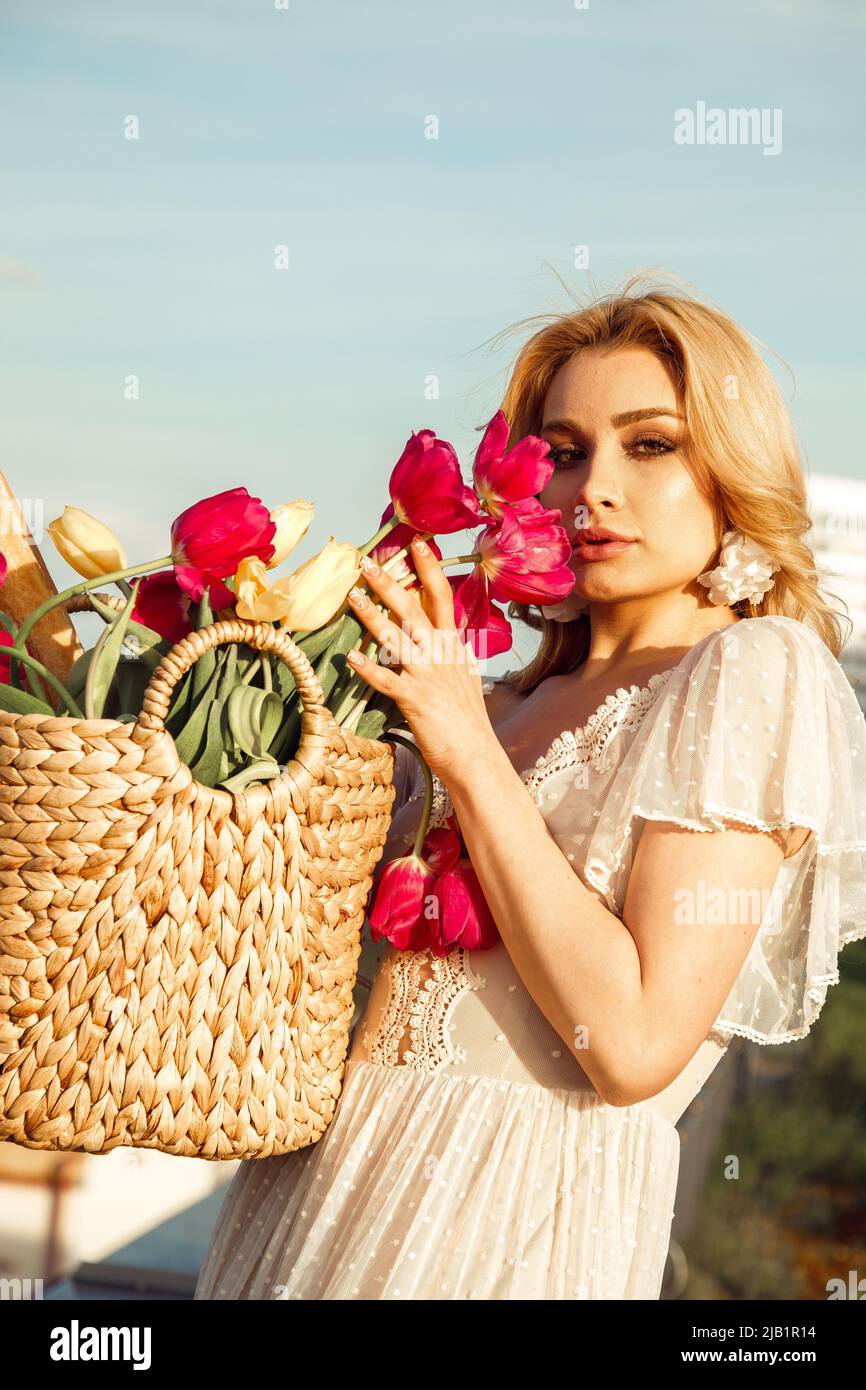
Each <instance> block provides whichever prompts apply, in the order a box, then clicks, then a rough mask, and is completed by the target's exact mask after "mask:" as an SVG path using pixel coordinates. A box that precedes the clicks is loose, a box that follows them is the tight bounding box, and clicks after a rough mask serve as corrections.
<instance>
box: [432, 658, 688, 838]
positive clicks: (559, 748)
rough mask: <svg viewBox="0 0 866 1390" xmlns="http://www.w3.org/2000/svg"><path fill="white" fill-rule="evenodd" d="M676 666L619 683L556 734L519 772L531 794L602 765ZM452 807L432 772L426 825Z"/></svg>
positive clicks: (435, 823)
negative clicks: (641, 680)
mask: <svg viewBox="0 0 866 1390" xmlns="http://www.w3.org/2000/svg"><path fill="white" fill-rule="evenodd" d="M675 669H676V668H675V667H670V668H669V669H668V670H667V671H658V672H657V673H656V674H655V675H654V676H650V678H649V681H648V682H647V684H646V685H632V686H630V687H629V688H628V690H626V689H625V687H624V686H620V687H619V689H618V690H615V691H614V692H613V694H611V695H608V696H607V697H606V699H604V700H603V701H602V703H601V704H600V705H599V706H598V708H597V709H596V710H594V711H593V712H592V714H591V715H590V716H589V718H588V719H587V721H586V723H585V724H581V725H580V726H579V727H578V728H576V729H565V730H563V732H562V733H561V734H557V735H556V737H555V738H554V740H553V742H552V743H551V745H550V747H549V748H548V750H547V752H546V753H542V754H541V756H540V757H539V758H537V759H536V761H535V763H534V765H533V766H532V767H529V768H527V769H526V770H525V771H524V772H522V773H521V774H520V776H521V779H522V780H523V782H524V785H525V786H526V789H527V791H528V792H529V794H530V796H532V797H534V798H536V799H537V797H538V793H539V791H540V790H541V788H542V787H543V786H544V785H545V784H546V783H547V780H548V778H550V777H552V776H554V774H555V773H557V772H564V771H566V770H567V769H568V768H570V767H576V766H578V765H579V764H581V763H589V764H590V765H591V766H593V767H596V768H599V769H600V768H602V767H603V766H604V759H605V755H606V753H607V751H608V749H609V747H610V744H611V742H612V740H613V737H614V735H615V734H617V733H619V732H620V730H621V729H636V728H637V726H638V725H639V724H640V722H641V720H642V719H643V717H644V715H645V714H646V712H647V710H648V709H650V707H651V706H652V704H653V703H654V701H655V699H656V696H657V695H658V692H659V690H660V688H661V687H662V686H663V685H664V684H665V683H666V682H667V681H668V680H669V679H670V677H671V675H672V674H673V672H674V670H675ZM423 794H424V793H423V792H417V793H416V794H415V796H413V797H411V798H410V800H411V801H417V799H418V798H419V797H420V796H423ZM453 809H454V808H453V806H452V804H451V795H450V793H449V791H448V789H447V787H446V786H445V785H444V783H443V782H442V781H441V779H440V778H439V777H437V776H436V774H435V773H434V774H433V806H432V810H431V814H430V825H429V827H428V828H429V829H430V830H438V829H440V828H441V827H442V826H444V824H445V822H446V820H447V819H448V817H449V816H450V815H451V814H452V811H453Z"/></svg>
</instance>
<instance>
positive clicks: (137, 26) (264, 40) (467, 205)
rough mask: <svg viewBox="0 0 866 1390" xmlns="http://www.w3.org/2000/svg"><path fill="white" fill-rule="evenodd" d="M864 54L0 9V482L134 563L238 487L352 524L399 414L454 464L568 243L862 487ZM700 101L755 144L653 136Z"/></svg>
mask: <svg viewBox="0 0 866 1390" xmlns="http://www.w3.org/2000/svg"><path fill="white" fill-rule="evenodd" d="M864 39H866V7H864V6H863V5H862V3H860V0H851V3H847V2H846V0H830V3H827V2H826V0H824V2H823V3H822V2H821V0H732V2H731V3H728V4H726V5H723V6H722V5H718V6H709V5H705V6H696V5H694V4H692V3H688V0H660V3H656V4H653V5H647V4H640V3H637V2H636V0H607V3H603V0H590V3H589V7H588V8H587V9H584V10H578V9H576V8H575V5H574V3H573V0H556V3H554V2H553V0H534V2H533V3H530V0H525V2H524V3H515V0H495V3H493V0H473V3H472V4H471V5H466V4H465V2H463V0H444V2H443V3H439V4H430V5H422V4H418V3H414V4H412V3H399V0H391V2H390V3H384V0H370V2H369V3H360V2H359V0H355V3H353V0H341V2H340V3H335V0H289V8H288V10H282V9H277V8H275V6H274V4H273V0H248V3H240V0H235V2H234V3H230V2H229V0H207V3H205V0H189V3H168V0H153V3H149V4H146V5H137V6H131V5H118V4H112V3H110V0H105V3H103V4H94V3H90V0H72V2H71V3H70V2H69V0H40V3H39V4H38V5H32V4H25V3H23V2H22V0H5V3H4V4H3V7H2V11H0V117H2V125H3V129H4V141H3V156H2V158H3V169H2V189H3V200H4V204H5V206H4V215H3V218H2V223H0V311H2V321H3V327H4V332H3V335H2V346H0V401H2V421H3V437H4V438H3V464H2V467H3V470H4V472H5V473H6V475H7V477H8V478H9V480H10V482H11V483H12V485H13V487H14V488H15V490H16V491H17V492H18V493H19V494H20V495H22V496H36V497H41V498H44V508H45V516H46V520H50V519H51V517H53V516H54V515H56V514H57V513H58V512H59V511H61V510H62V507H63V505H64V504H65V503H73V504H75V505H78V506H82V507H84V508H85V509H86V510H88V511H91V512H93V513H94V514H96V515H98V516H100V517H102V518H103V519H104V520H106V521H108V522H109V523H110V524H111V525H113V526H114V527H115V529H116V530H117V531H118V533H119V534H121V535H122V537H123V539H124V541H125V543H126V546H127V550H128V552H129V555H130V559H131V560H134V559H139V558H140V559H146V558H148V557H149V556H151V555H153V556H155V555H158V554H161V553H164V551H165V549H166V548H167V546H166V543H165V537H166V535H167V530H168V526H169V524H170V521H171V519H172V517H173V516H174V515H175V514H176V513H177V512H178V511H180V510H181V509H182V508H183V507H184V506H187V505H189V503H190V502H192V501H194V500H196V498H198V497H200V496H203V495H207V494H209V493H212V492H216V491H218V490H220V489H221V488H224V487H231V486H235V485H237V484H239V483H243V484H246V486H248V487H249V489H250V491H251V492H254V493H257V494H258V495H260V496H263V497H264V498H265V499H266V501H267V502H268V503H269V505H272V506H273V505H276V504H277V503H278V502H281V501H284V500H288V499H289V498H291V497H294V496H297V495H303V496H307V497H309V498H310V499H311V500H312V501H314V502H315V503H316V504H317V517H316V521H315V523H314V528H313V531H312V532H311V534H310V536H309V537H308V538H307V541H305V542H304V543H303V547H302V549H301V550H300V551H299V552H298V558H299V559H303V558H306V555H307V554H309V553H312V551H313V550H314V549H318V548H319V547H320V545H322V544H323V543H324V541H325V540H326V539H327V537H328V535H329V534H336V535H337V536H338V538H340V539H350V540H353V541H361V540H363V539H364V538H366V536H367V535H368V534H369V533H370V532H371V531H372V530H373V529H374V526H375V522H376V521H377V519H378V517H379V514H380V512H381V510H382V507H383V505H384V504H385V502H386V501H387V496H386V491H385V488H386V483H387V478H388V474H389V472H390V468H391V466H392V464H393V462H394V461H395V459H396V458H397V457H398V455H399V453H400V451H401V449H402V447H403V444H404V442H405V440H406V438H407V436H408V434H409V432H410V431H411V430H412V429H421V428H425V427H428V428H432V429H435V430H436V431H437V432H438V433H439V434H440V435H442V436H444V437H446V438H448V439H450V440H451V441H452V443H453V444H454V445H455V447H456V448H457V449H458V452H459V453H460V456H461V458H462V459H463V461H464V464H465V466H466V470H467V472H468V468H469V463H470V460H471V451H472V449H473V448H474V445H475V443H476V441H477V438H478V435H477V429H478V427H479V426H480V425H483V423H484V422H485V421H486V420H487V419H488V418H489V416H490V415H491V414H492V413H493V412H494V411H495V410H496V409H497V407H498V405H499V401H500V398H501V393H502V390H503V386H504V382H505V379H506V372H507V368H508V365H509V363H510V361H511V359H512V357H513V355H514V353H515V352H516V350H517V347H518V346H519V344H520V342H521V341H522V337H521V336H520V335H517V336H516V337H514V338H512V339H511V340H510V341H509V343H508V344H506V345H505V346H503V347H500V348H499V349H498V350H497V351H494V352H491V351H490V350H489V349H488V348H487V347H485V346H484V344H485V342H486V340H487V339H489V338H490V336H491V335H492V334H494V333H496V332H497V331H498V330H500V329H502V328H504V327H505V326H506V325H507V324H510V323H513V322H514V321H515V320H517V319H521V318H523V317H525V316H527V315H531V314H534V313H538V312H541V311H545V310H548V309H565V308H567V307H569V301H568V298H567V296H566V293H565V291H564V290H563V287H562V285H561V284H560V282H559V280H558V279H557V273H558V274H559V275H561V276H562V277H563V279H564V280H565V281H566V283H567V284H568V285H569V286H571V287H572V289H573V290H574V292H575V293H577V294H584V293H586V292H587V290H589V289H591V287H592V286H591V284H590V282H589V281H588V279H587V275H586V272H585V271H583V270H578V269H575V268H574V263H573V262H574V256H573V248H574V246H575V245H576V244H585V245H587V246H588V247H589V250H590V258H591V260H590V269H591V275H592V282H593V284H594V285H595V287H596V288H597V289H599V290H600V291H604V290H607V289H609V288H611V287H612V286H613V285H614V284H615V283H617V282H618V281H620V280H622V279H623V278H624V277H625V276H626V275H627V274H629V273H630V272H632V271H634V270H637V269H640V268H642V267H643V268H648V269H659V270H663V271H668V272H673V273H674V274H676V275H679V276H682V277H683V278H684V279H686V280H688V281H690V282H691V283H692V284H693V285H695V286H697V288H698V289H699V290H700V291H701V292H703V293H704V294H706V295H709V296H710V297H711V298H712V299H713V300H714V301H715V302H716V303H717V304H719V305H720V306H721V307H722V308H723V309H724V310H725V311H726V312H728V313H730V314H731V315H732V316H733V317H734V318H735V319H737V320H738V321H739V322H740V323H741V324H742V325H743V326H744V327H745V328H747V329H748V330H750V331H751V332H752V333H753V334H755V335H756V336H757V337H758V338H759V339H760V340H761V341H762V342H764V343H765V344H767V345H768V347H769V348H771V349H772V350H774V351H775V352H776V353H778V354H780V356H781V357H782V358H783V359H784V362H785V363H787V366H788V368H790V372H789V371H787V370H786V369H785V368H784V367H782V366H779V365H778V363H774V369H775V370H776V371H777V374H778V377H779V380H780V384H781V386H782V389H783V392H784V394H785V397H786V399H787V400H788V401H789V402H790V404H791V410H792V414H793V417H794V421H795V425H796V427H797V430H798V434H799V438H800V441H801V444H802V447H803V450H804V453H805V456H806V459H807V463H808V467H809V469H810V470H811V471H812V472H815V473H829V474H835V475H838V476H843V477H862V476H863V475H864V473H866V468H864V464H863V447H862V436H863V430H862V423H863V420H862V417H863V404H862V403H863V383H864V347H863V333H862V323H863V319H864V266H863V259H862V254H858V253H859V252H860V248H861V247H862V244H863V234H864V178H863V172H864V160H863V151H862V144H861V140H862V134H861V132H862V128H863V100H862V90H863V79H862V65H863V52H864ZM699 101H703V102H705V103H706V104H707V106H718V107H721V108H723V109H728V108H730V107H738V106H749V107H751V106H754V107H758V108H768V109H775V108H779V109H781V111H782V149H781V153H780V154H778V155H777V156H767V155H764V154H763V152H762V149H761V148H760V146H748V145H740V146H735V145H727V146H708V145H701V146H698V145H693V146H678V145H676V144H675V143H674V140H673V124H674V116H673V113H674V111H675V110H677V109H678V108H682V107H687V108H690V109H694V108H695V107H696V105H697V103H698V102H699ZM130 115H133V116H135V117H137V119H138V121H139V125H140V135H139V139H138V140H135V141H133V140H127V139H126V138H124V122H125V120H126V118H127V117H128V116H130ZM430 115H435V116H436V117H437V118H438V121H439V138H438V139H437V140H429V139H425V138H424V123H425V119H426V118H427V117H429V116H430ZM277 245H287V246H288V248H289V269H288V270H285V271H283V270H276V269H275V268H274V247H275V246H277ZM524 336H525V335H524ZM773 361H774V359H772V358H771V362H773ZM132 374H134V375H136V376H137V377H138V378H139V381H140V399H138V400H135V401H131V400H127V399H125V398H124V380H125V378H126V377H127V376H129V375H132ZM791 374H793V378H792V375H791ZM430 376H436V377H438V378H439V383H440V388H439V389H440V394H439V398H438V400H431V399H427V398H426V396H425V383H426V380H427V378H428V377H430ZM50 550H51V546H50V541H47V542H46V544H45V553H46V558H47V559H48V560H49V564H50V565H51V568H52V572H53V573H54V575H55V578H56V580H57V582H58V583H61V582H68V581H69V578H70V571H69V570H68V569H67V567H66V566H65V565H64V564H63V563H62V562H61V561H60V560H59V559H58V558H56V557H54V556H53V555H51V554H49V551H50ZM450 550H451V547H449V551H450ZM452 553H453V552H452ZM530 649H531V639H530ZM518 650H521V648H518ZM522 650H523V652H524V653H525V652H526V651H527V648H526V647H525V645H522ZM513 664H516V663H515V662H514V657H513V654H512V655H511V656H509V655H508V654H506V655H505V656H504V657H501V658H497V659H496V660H495V661H494V662H493V663H492V664H491V667H490V669H491V670H493V671H498V670H500V669H504V668H507V667H508V666H510V665H513Z"/></svg>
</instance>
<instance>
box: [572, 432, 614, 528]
mask: <svg viewBox="0 0 866 1390" xmlns="http://www.w3.org/2000/svg"><path fill="white" fill-rule="evenodd" d="M612 455H613V451H612V450H607V449H605V448H594V449H591V450H589V452H588V455H587V458H586V459H585V460H584V462H583V463H582V464H581V466H580V470H579V476H576V477H575V482H576V484H577V487H576V491H575V493H574V497H573V509H574V511H575V512H576V511H577V508H578V507H584V508H586V510H587V511H588V512H589V513H590V515H592V514H594V513H595V512H596V511H598V510H599V508H602V507H604V508H606V509H607V510H609V511H610V510H616V509H618V508H619V507H621V506H622V504H623V493H622V480H621V478H620V474H619V468H618V464H617V461H616V459H615V458H614V457H613V456H612Z"/></svg>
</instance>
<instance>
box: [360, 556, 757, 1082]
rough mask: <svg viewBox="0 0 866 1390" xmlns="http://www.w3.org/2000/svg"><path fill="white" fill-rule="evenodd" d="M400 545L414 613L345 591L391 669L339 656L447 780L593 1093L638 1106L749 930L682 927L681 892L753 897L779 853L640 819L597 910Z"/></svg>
mask: <svg viewBox="0 0 866 1390" xmlns="http://www.w3.org/2000/svg"><path fill="white" fill-rule="evenodd" d="M413 550H414V551H415V555H414V559H415V564H416V568H417V570H418V575H419V579H420V580H421V583H422V585H423V589H424V593H425V596H426V605H425V606H424V607H423V608H422V605H420V604H419V603H418V602H417V600H416V599H414V598H413V597H412V595H410V594H407V592H406V591H405V590H403V589H402V588H401V587H400V586H399V585H397V584H396V583H395V582H394V580H393V579H391V578H390V576H388V575H386V574H384V573H382V572H381V571H380V570H378V569H377V568H376V567H375V566H374V567H373V568H372V569H371V570H369V569H368V570H367V582H368V583H369V584H370V586H371V588H373V589H374V590H375V592H376V594H377V596H378V597H379V598H381V599H382V600H383V601H384V603H385V604H386V605H387V606H388V613H389V614H390V615H393V616H388V615H386V614H385V613H384V612H382V610H381V609H380V608H378V607H377V606H376V605H373V604H371V603H370V602H369V598H368V596H365V595H363V594H360V595H358V596H357V597H356V596H355V595H354V594H352V593H350V595H349V599H350V602H351V603H352V604H353V606H354V607H355V610H356V612H357V613H358V615H359V617H360V618H361V621H362V622H363V623H364V624H365V625H366V626H367V628H368V629H369V630H370V632H371V633H372V634H373V636H374V637H375V639H376V641H377V643H378V644H379V647H380V650H381V652H382V653H383V654H384V653H385V652H387V653H389V665H390V654H392V653H393V654H395V655H396V659H397V661H398V663H399V664H400V666H401V667H402V669H401V670H400V671H399V672H397V671H392V670H390V669H389V666H383V665H382V664H381V662H380V664H378V665H374V664H373V663H371V662H370V661H368V660H366V659H365V658H364V656H363V655H359V656H358V657H357V658H355V657H354V656H353V654H352V653H351V652H350V653H348V654H347V660H349V661H350V662H351V663H352V664H354V665H356V668H357V669H358V670H359V671H360V672H361V673H362V674H363V675H364V676H365V677H366V679H367V680H368V681H369V683H370V684H371V685H372V687H373V688H374V689H375V690H379V691H381V692H382V693H383V694H385V695H387V696H389V697H390V698H392V699H394V700H395V701H396V703H397V704H398V705H399V706H400V709H401V710H402V711H403V713H404V715H405V717H406V719H407V721H408V722H409V725H410V727H411V728H412V730H413V733H414V734H415V738H416V740H417V742H418V744H419V746H420V747H421V749H422V751H423V753H424V756H425V758H426V760H427V763H428V765H429V766H430V767H431V768H432V770H433V771H435V772H437V773H438V775H439V776H440V778H441V779H442V781H443V782H444V783H445V785H446V786H447V787H448V790H449V792H450V794H451V802H452V805H453V807H454V811H455V813H456V815H457V818H458V820H459V822H460V827H461V830H462V832H463V838H464V840H465V842H466V847H467V850H468V852H469V857H470V859H471V861H472V864H473V866H474V868H475V871H476V873H477V875H478V879H479V882H480V884H481V888H482V891H483V892H484V895H485V897H486V899H487V902H488V904H489V906H490V910H491V912H492V913H493V917H494V920H495V922H496V924H497V927H498V929H499V932H500V935H501V936H502V939H503V941H504V943H505V946H506V949H507V950H508V953H509V955H510V957H511V959H512V961H513V962H514V965H515V968H516V969H517V971H518V973H519V975H520V976H521V978H522V979H523V981H524V983H525V985H526V987H527V989H528V991H529V993H530V994H531V995H532V997H533V999H534V1000H535V1002H536V1004H537V1005H538V1007H539V1009H540V1010H541V1011H542V1013H543V1014H544V1015H545V1016H546V1017H547V1019H548V1020H549V1022H550V1023H551V1025H552V1026H553V1027H554V1028H555V1029H556V1031H557V1033H558V1034H559V1035H560V1037H561V1038H562V1040H563V1042H564V1043H565V1044H566V1046H567V1047H568V1048H569V1049H570V1051H571V1052H572V1053H573V1054H574V1056H575V1058H576V1059H577V1061H578V1062H580V1064H581V1066H582V1068H583V1070H584V1071H585V1072H586V1074H587V1076H588V1077H589V1079H590V1081H592V1083H593V1085H594V1086H595V1088H596V1090H597V1091H598V1092H599V1094H600V1095H601V1096H602V1098H603V1099H605V1100H607V1101H608V1102H609V1103H610V1104H612V1105H630V1104H635V1103H636V1102H638V1101H640V1100H644V1099H647V1098H648V1097H649V1096H652V1095H655V1094H657V1093H658V1092H659V1091H661V1090H663V1089H664V1087H665V1086H666V1085H668V1084H669V1082H670V1081H671V1080H673V1078H674V1077H675V1076H677V1075H678V1074H679V1072H680V1071H681V1070H682V1068H683V1067H684V1066H685V1064H686V1063H687V1062H688V1060H689V1059H690V1058H691V1057H692V1056H693V1055H694V1053H695V1052H696V1051H697V1049H698V1047H699V1046H700V1044H701V1043H702V1042H703V1041H704V1040H705V1039H706V1037H707V1035H708V1033H709V1032H710V1030H711V1028H712V1025H713V1023H714V1022H715V1019H716V1018H717V1016H718V1013H719V1011H720V1009H721V1008H722V1006H723V1004H724V1002H725V999H726V998H727V996H728V994H729V993H730V990H731V987H732V985H733V984H734V981H735V980H736V977H737V975H738V974H739V971H740V969H741V967H742V965H743V962H744V961H745V959H746V956H747V954H748V951H749V948H750V946H751V943H752V941H753V940H754V938H755V936H756V934H757V930H758V926H759V922H751V921H750V922H747V923H737V922H733V921H732V922H727V923H723V924H721V925H718V926H707V925H702V924H699V923H697V922H692V923H689V922H685V923H683V922H680V921H679V920H678V918H679V916H680V914H679V913H678V911H677V905H678V901H679V898H678V894H680V893H683V892H685V893H688V892H691V893H693V894H695V895H696V894H697V893H699V892H700V883H701V880H703V882H704V884H705V885H707V884H708V885H709V886H710V887H721V888H723V889H727V890H729V891H728V893H727V895H726V897H727V900H728V901H730V900H731V899H733V900H734V901H737V897H738V894H742V893H745V894H747V895H748V894H749V893H753V892H754V891H755V890H757V892H758V896H759V899H761V898H762V896H763V894H764V893H765V892H766V891H768V890H770V889H771V888H772V886H773V883H774V881H775V878H776V875H777V873H778V869H779V865H780V864H781V861H782V849H781V847H780V846H779V844H777V843H776V841H775V839H774V838H772V837H771V836H770V835H767V834H763V833H752V832H751V831H747V830H743V829H728V830H723V831H715V830H713V831H706V832H691V831H682V830H680V829H679V828H677V827H674V826H672V825H670V824H668V823H667V822H652V823H648V824H647V825H646V826H645V828H644V833H643V834H642V836H641V839H640V843H639V845H638V848H637V852H636V854H635V859H634V863H633V864H632V868H631V874H630V879H629V890H628V893H627V900H626V902H625V903H624V905H623V919H622V920H620V919H619V918H618V917H617V916H616V915H615V914H614V913H612V912H609V911H608V910H607V908H606V907H604V906H603V905H602V903H601V902H600V901H599V899H598V897H597V896H596V895H595V894H594V893H592V892H590V891H589V889H587V888H586V887H585V886H584V884H583V883H582V882H581V880H580V879H579V878H578V877H577V875H576V874H575V872H574V870H573V869H572V868H571V865H570V863H569V861H568V860H567V859H566V857H565V855H564V854H563V853H562V852H561V851H560V849H559V847H558V845H557V844H556V842H555V840H554V839H553V837H552V836H551V835H550V833H549V832H548V829H547V824H546V822H545V820H544V817H543V816H542V814H541V812H540V811H539V809H538V807H537V806H536V805H535V803H534V802H533V800H532V798H531V797H530V795H529V792H528V791H527V789H526V787H525V786H524V784H523V781H522V779H521V778H520V776H519V774H518V773H517V771H516V770H515V768H514V767H513V766H512V764H511V761H510V759H509V758H508V755H507V754H506V752H505V750H504V749H503V747H502V745H501V744H500V743H499V742H498V741H497V739H496V735H495V733H494V731H493V729H492V727H491V724H490V719H489V718H488V715H487V711H486V708H485V705H484V702H483V700H482V696H481V681H480V679H479V677H478V675H477V672H476V670H475V666H477V663H473V661H472V659H471V658H472V652H471V650H470V649H469V648H468V647H467V646H466V645H465V644H464V642H463V638H462V636H461V634H460V633H459V632H458V631H457V628H456V620H455V612H454V597H453V594H452V591H451V587H450V585H449V583H448V580H447V577H446V575H445V573H444V571H443V570H442V568H441V566H440V565H439V563H438V561H437V560H436V559H435V557H433V556H431V554H430V552H429V548H428V550H427V552H426V553H425V552H424V551H423V549H421V548H419V547H418V546H417V545H416V544H415V543H414V542H413ZM395 619H396V620H399V627H398V626H397V622H396V621H395ZM771 655H772V653H771V652H770V653H766V654H765V656H764V658H763V659H764V661H765V664H766V662H767V661H768V660H769V659H770V657H771ZM776 664H777V665H778V664H779V663H778V662H777V663H776ZM782 665H783V666H784V662H783V663H782ZM774 669H775V668H774ZM761 674H762V676H763V675H765V672H763V671H762V673H761ZM730 890H734V891H733V893H731V892H730ZM695 915H696V914H695ZM732 915H736V914H732Z"/></svg>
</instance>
